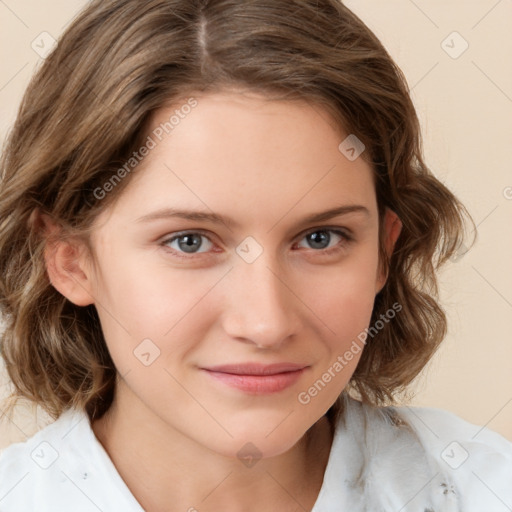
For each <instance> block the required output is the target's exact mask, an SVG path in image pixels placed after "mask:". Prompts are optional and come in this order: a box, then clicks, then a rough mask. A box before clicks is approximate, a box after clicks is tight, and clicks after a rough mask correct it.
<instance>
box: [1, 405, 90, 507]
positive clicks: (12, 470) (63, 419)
mask: <svg viewBox="0 0 512 512" xmlns="http://www.w3.org/2000/svg"><path fill="white" fill-rule="evenodd" d="M81 416H82V415H81V414H80V413H78V412H76V411H72V410H68V411H66V412H65V413H63V414H62V415H61V416H60V417H59V418H58V419H57V420H56V421H54V422H52V423H50V424H49V425H47V426H46V427H44V428H43V429H41V430H39V431H38V432H37V433H36V434H34V435H33V436H32V437H30V438H28V439H27V440H26V441H23V442H19V443H14V444H11V445H10V446H8V447H7V448H5V449H4V450H2V451H1V452H0V509H1V510H2V511H4V510H6V511H10V510H31V509H32V507H33V506H35V503H34V500H35V496H36V495H37V494H38V493H40V492H41V491H42V490H43V489H45V490H47V492H48V493H52V492H54V491H55V490H56V488H57V487H56V486H57V482H62V479H63V475H62V474H61V475H59V474H58V473H57V471H56V465H55V463H56V461H57V460H58V459H59V458H60V459H61V460H62V458H63V457H65V450H66V444H67V443H66V436H67V434H69V432H70V431H71V430H72V429H73V426H74V425H75V423H76V422H77V421H80V419H81Z"/></svg>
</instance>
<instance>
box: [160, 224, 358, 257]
mask: <svg viewBox="0 0 512 512" xmlns="http://www.w3.org/2000/svg"><path fill="white" fill-rule="evenodd" d="M322 231H323V232H328V233H334V234H336V235H338V236H340V237H341V238H342V240H341V241H340V242H338V244H337V245H335V246H334V247H329V248H327V249H310V250H311V251H313V252H316V253H320V254H322V255H330V254H333V253H337V252H339V251H341V250H343V249H345V247H346V245H348V244H349V243H351V242H353V241H354V238H353V237H352V235H350V234H348V233H347V232H346V231H342V230H340V229H339V228H337V227H336V228H334V227H329V226H322V227H319V228H314V229H310V230H308V231H307V232H305V233H304V234H303V235H302V236H301V238H300V240H299V242H300V241H302V240H303V239H304V238H306V237H307V236H308V235H311V234H313V233H317V232H322ZM186 235H200V236H203V237H205V238H207V239H208V240H209V241H210V242H211V243H212V244H213V242H212V241H211V240H210V238H209V236H208V235H207V234H206V232H204V231H202V230H191V231H181V232H179V233H176V234H173V235H172V236H171V237H169V238H166V239H165V240H163V241H162V242H160V245H161V246H162V248H163V249H164V250H165V251H167V252H170V253H172V254H173V255H176V256H177V257H178V258H186V259H191V258H196V257H200V256H201V255H203V254H207V252H200V253H185V252H181V251H177V250H175V249H171V248H170V247H169V246H168V245H167V244H170V243H172V242H174V241H175V240H178V239H180V238H182V237H184V236H186Z"/></svg>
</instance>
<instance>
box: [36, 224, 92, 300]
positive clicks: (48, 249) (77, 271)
mask: <svg viewBox="0 0 512 512" xmlns="http://www.w3.org/2000/svg"><path fill="white" fill-rule="evenodd" d="M36 222H37V223H38V224H39V225H40V227H41V229H42V230H43V236H44V237H45V239H46V245H45V249H44V259H45V264H46V271H47V273H48V277H49V279H50V282H51V284H52V286H53V287H54V288H55V289H56V290H57V291H58V292H60V293H61V294H62V295H63V296H64V297H66V298H67V299H68V300H69V301H71V302H72V303H73V304H76V305H77V306H88V305H89V304H92V303H94V299H93V297H92V295H91V283H90V276H88V275H87V274H86V273H85V272H84V270H83V268H84V265H83V262H84V247H83V245H80V244H79V242H78V241H77V240H74V239H71V238H69V239H68V238H64V237H61V236H60V235H61V230H62V228H61V227H60V226H58V225H57V224H55V222H54V221H53V219H51V217H49V216H48V215H46V214H40V215H39V216H38V219H37V221H36Z"/></svg>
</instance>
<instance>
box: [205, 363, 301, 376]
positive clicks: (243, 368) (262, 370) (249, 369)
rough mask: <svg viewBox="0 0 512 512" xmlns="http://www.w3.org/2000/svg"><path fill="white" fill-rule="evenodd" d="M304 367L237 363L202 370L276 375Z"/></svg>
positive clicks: (289, 364)
mask: <svg viewBox="0 0 512 512" xmlns="http://www.w3.org/2000/svg"><path fill="white" fill-rule="evenodd" d="M306 366H307V365H305V364H297V363H275V364H258V363H239V364H224V365H220V366H211V367H208V368H203V369H204V370H208V371H211V372H220V373H231V374H233V375H276V374H278V373H285V372H293V371H297V370H302V369H303V368H306Z"/></svg>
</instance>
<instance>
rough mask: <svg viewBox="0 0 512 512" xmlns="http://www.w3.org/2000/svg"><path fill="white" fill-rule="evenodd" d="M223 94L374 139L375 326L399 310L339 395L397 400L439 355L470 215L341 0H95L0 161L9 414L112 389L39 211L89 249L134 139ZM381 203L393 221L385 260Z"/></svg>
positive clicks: (376, 48) (370, 152)
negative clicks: (272, 102)
mask: <svg viewBox="0 0 512 512" xmlns="http://www.w3.org/2000/svg"><path fill="white" fill-rule="evenodd" d="M230 88H236V89H245V90H249V91H256V92H259V93H264V94H265V95H266V96H267V97H268V98H269V99H281V100H294V99H302V100H306V101H308V102H309V103H310V104H311V105H313V106H318V107H319V108H323V109H327V111H328V112H329V113H331V114H332V116H333V118H334V119H335V120H336V122H338V123H339V125H340V126H341V127H343V129H344V130H345V131H346V132H347V133H351V134H355V135H356V136H357V137H358V138H359V139H360V140H361V141H362V142H363V143H364V144H365V146H366V150H365V152H364V153H363V157H364V158H365V159H366V160H367V161H368V162H370V163H371V165H372V167H373V169H374V177H375V186H376V195H377V203H378V208H379V218H380V223H381V224H380V245H379V255H380V262H381V264H382V265H383V266H384V267H383V268H385V269H387V271H388V280H387V283H386V285H385V286H384V288H383V289H382V290H381V292H380V293H379V294H378V295H377V296H376V299H375V304H374V310H373V313H372V320H371V322H372V324H373V323H374V322H376V321H378V319H379V318H381V315H383V314H385V312H386V311H388V310H390V308H392V304H394V303H396V302H398V303H399V304H400V305H401V306H402V309H401V311H400V313H399V314H397V315H396V317H395V318H394V319H393V320H392V321H390V322H386V323H385V324H384V327H383V328H382V329H381V330H379V332H378V334H377V335H375V336H374V337H371V338H369V339H368V342H367V344H366V347H365V349H364V351H363V353H362V356H361V359H360V362H359V364H358V366H357V369H356V371H355V373H354V374H353V376H352V379H351V381H350V383H349V385H348V388H347V390H353V391H354V392H355V393H356V394H358V396H359V398H360V399H361V400H363V401H365V402H367V403H373V404H375V405H379V404H384V403H394V402H395V401H396V396H397V394H398V393H399V392H401V391H403V390H405V389H406V386H407V385H408V384H409V383H410V382H411V381H412V380H413V379H414V378H415V377H416V376H417V375H418V373H419V372H420V371H421V370H422V368H423V367H424V366H425V364H426V363H427V362H428V361H429V359H430V358H431V357H432V355H433V354H434V352H435V350H436V349H437V347H438V346H439V344H440V343H441V341H442V339H443V338H444V336H445V334H446V317H445V314H444V312H443V309H442V308H441V306H440V305H439V303H438V297H437V295H438V290H437V278H436V271H437V269H438V268H439V266H440V265H442V264H444V263H445V262H446V260H447V259H449V258H451V257H452V256H454V255H457V254H458V253H457V251H458V250H459V249H460V247H462V244H463V240H464V234H465V232H464V228H465V220H466V219H465V217H466V216H467V218H468V219H469V220H471V222H473V221H472V219H471V217H470V215H469V213H468V212H467V210H466V209H465V208H464V206H463V205H462V204H461V203H460V202H459V201H458V200H457V199H456V197H455V196H454V195H453V194H452V193H451V192H450V191H449V190H448V189H447V188H446V187H445V186H444V185H443V184H442V183H441V182H440V181H439V180H437V179H436V178H435V176H434V175H433V174H432V173H431V171H430V170H429V169H428V168H427V166H426V165H425V162H424V159H423V156H422V147H421V139H420V129H419V123H418V119H417V116H416V113H415V109H414V107H413V103H412V101H411V99H410V96H409V91H408V87H407V83H406V80H405V78H404V76H403V74H402V72H401V71H400V69H399V68H398V67H397V66H396V64H395V63H394V62H393V60H392V59H391V57H390V56H389V54H388V53H387V52H386V50H385V49H384V48H383V46H382V44H381V43H380V42H379V40H378V39H377V38H376V37H375V35H374V34H373V33H372V32H371V30H370V29H369V28H368V27H367V26H366V25H365V24H364V23H363V22H362V21H361V20H360V19H359V18H358V17H357V16H356V15H355V14H353V13H352V12H351V11H350V10H349V9H348V8H347V7H345V6H344V5H343V4H342V3H340V2H339V1H336V0H244V1H240V0H96V1H92V2H91V3H90V4H88V6H87V7H86V8H85V9H84V10H83V11H82V12H81V13H80V14H79V16H78V17H77V18H76V19H75V20H74V22H73V23H72V24H71V25H70V26H69V28H68V29H67V30H66V32H65V33H64V34H63V35H62V37H61V38H60V40H59V42H58V45H57V46H56V48H55V49H54V51H53V52H52V53H51V54H50V55H49V56H48V57H47V58H46V60H45V61H44V63H43V64H42V65H41V67H40V68H39V70H38V71H37V73H36V74H35V75H34V77H33V78H32V80H31V82H30V84H29V86H28V88H27V90H26V92H25V95H24V97H23V100H22V103H21V106H20V108H19V112H18V115H17V119H16V122H15V124H14V126H13V128H12V130H11V133H10V134H9V137H8V139H7V141H6V144H5V147H4V151H3V155H2V159H1V163H0V165H1V167H0V170H1V180H2V182H1V189H0V219H1V220H0V307H1V313H2V315H3V320H4V322H5V330H4V333H3V335H2V338H1V345H0V347H1V354H2V356H3V359H4V360H5V364H6V368H7V371H8V374H9V376H10V378H11V380H12V382H13V384H14V394H13V395H12V396H11V401H10V405H9V409H10V408H11V407H12V405H13V403H15V402H16V400H17V399H18V398H20V397H24V398H27V399H29V400H31V401H33V402H35V403H37V404H39V405H41V406H42V407H43V408H44V409H45V410H46V411H47V412H48V413H49V414H50V415H51V416H52V417H54V418H57V417H58V416H59V415H60V414H61V413H62V412H63V411H64V410H65V409H67V408H69V407H78V408H82V409H84V410H85V411H86V412H87V414H88V415H89V417H90V418H91V419H96V418H99V417H101V416H102V415H103V413H104V412H105V411H106V410H107V409H108V408H109V407H110V405H111V403H112V399H113V397H114V392H115V381H116V369H115V367H114V364H113V362H112V359H111V357H110V355H109V352H108V350H107V346H106V343H105V339H104V337H103V333H102V330H101V326H100V322H99V317H98V315H97V311H96V309H95V307H94V306H93V305H90V306H85V307H79V306H76V305H74V304H73V303H71V302H70V301H69V300H67V299H66V298H65V297H63V296H62V295H61V294H60V293H59V292H58V291H56V289H55V288H53V286H52V285H51V283H50V281H49V277H48V274H47V271H46V266H45V262H44V248H45V246H46V244H48V243H50V242H51V241H50V240H49V239H48V238H47V237H46V236H45V235H44V233H43V232H42V230H41V229H40V225H39V224H38V223H37V222H36V219H37V216H35V215H32V213H33V212H34V211H38V210H39V211H41V212H44V213H46V214H48V215H49V216H51V217H52V218H53V219H54V220H55V221H56V222H58V223H59V224H60V225H61V226H62V227H63V231H62V234H61V236H72V237H79V238H80V239H82V240H83V241H84V242H85V243H86V244H90V239H89V236H90V232H91V225H92V223H93V222H94V220H95V218H96V217H97V215H98V214H99V213H100V212H102V211H103V210H104V209H105V208H108V207H109V206H110V205H112V204H113V202H114V201H115V200H116V198H117V197H119V195H120V194H121V193H122V191H123V190H124V187H125V186H126V185H127V183H128V182H129V180H130V176H129V175H128V176H126V177H125V178H124V179H123V180H121V181H120V182H119V183H117V184H116V186H115V187H114V188H113V190H112V191H111V192H110V193H109V194H107V195H106V196H105V197H104V198H102V199H101V200H100V199H98V198H97V194H95V190H96V191H97V190H98V187H101V186H102V185H103V184H104V183H105V182H107V181H108V180H109V179H111V177H112V176H113V174H115V172H116V170H117V169H119V167H120V166H122V165H123V163H125V162H126V161H127V160H128V159H129V158H130V156H131V155H132V152H133V151H135V150H137V149H138V148H140V147H141V144H142V142H143V141H144V140H145V138H146V137H147V132H146V129H147V126H148V123H149V121H150V119H151V118H152V115H153V114H154V113H155V112H156V111H157V110H158V109H160V108H162V107H163V106H165V105H168V104H170V103H171V104H178V103H179V101H180V100H182V99H183V98H187V97H189V96H191V95H192V94H194V93H198V94H203V93H210V92H212V93H213V92H217V91H222V90H226V89H230ZM386 208H389V209H391V210H393V211H394V212H396V213H397V214H398V216H399V217H400V219H401V221H402V224H403V227H402V231H401V234H400V237H399V239H398V241H397V243H396V246H395V250H394V252H393V254H392V255H391V257H390V258H387V256H386V251H385V249H384V240H383V229H382V226H383V224H382V220H383V214H384V212H385V209H386ZM37 209H38V210H37ZM473 225H474V223H473ZM88 247H90V245H88ZM341 403H342V402H341V400H340V399H339V400H338V401H337V402H336V404H335V405H334V406H333V407H332V408H331V409H330V410H329V413H328V416H329V417H330V418H332V417H333V415H335V414H336V413H337V412H339V411H340V408H341Z"/></svg>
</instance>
